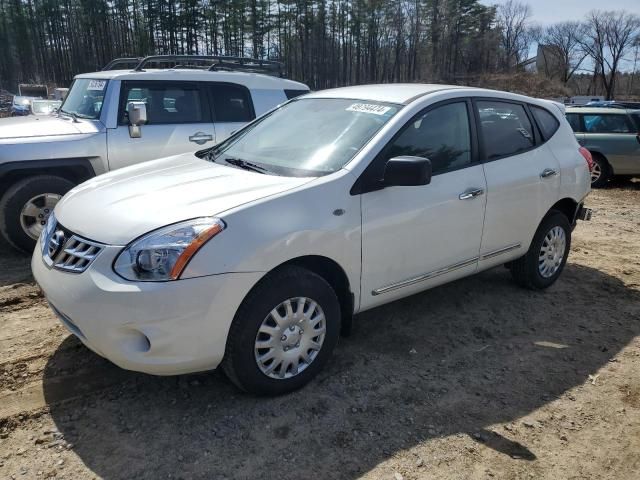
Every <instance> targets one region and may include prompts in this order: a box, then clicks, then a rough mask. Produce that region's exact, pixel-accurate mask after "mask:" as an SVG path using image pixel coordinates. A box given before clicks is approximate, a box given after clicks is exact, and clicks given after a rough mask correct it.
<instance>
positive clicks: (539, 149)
mask: <svg viewBox="0 0 640 480" xmlns="http://www.w3.org/2000/svg"><path fill="white" fill-rule="evenodd" d="M590 162H591V158H590V156H589V155H588V152H585V151H584V150H583V149H582V150H581V149H580V146H579V145H578V143H577V141H576V139H575V137H574V135H573V132H572V130H571V127H570V126H569V124H568V123H567V121H566V120H565V118H564V112H563V111H562V107H561V106H559V105H556V104H554V103H551V102H547V101H543V100H536V99H533V98H528V97H524V96H520V95H515V94H510V93H504V92H497V91H490V90H481V89H475V88H461V87H450V86H443V85H419V84H411V85H408V84H407V85H369V86H360V87H349V88H341V89H335V90H326V91H321V92H316V93H311V94H308V95H304V96H302V97H298V98H296V99H293V100H291V101H289V102H288V103H286V104H284V105H282V106H280V107H278V108H276V109H274V110H273V111H271V112H269V113H267V114H265V115H264V116H262V117H260V118H258V119H257V120H255V121H254V122H252V123H251V124H249V125H248V126H246V127H245V128H243V129H241V130H239V131H238V132H236V133H235V134H234V135H232V136H231V137H230V138H229V139H227V140H225V141H224V142H222V143H220V144H218V145H216V146H215V147H213V148H210V149H208V150H203V151H200V152H198V153H197V154H195V155H194V154H183V155H178V156H174V157H169V158H165V159H161V160H157V161H153V162H148V163H143V164H140V165H135V166H131V167H128V168H123V169H120V170H118V171H115V172H111V173H107V174H105V175H102V176H100V177H97V178H95V179H92V180H89V181H87V182H85V183H83V184H81V185H80V186H78V187H76V188H74V189H73V190H71V191H70V192H69V193H68V194H67V195H66V196H64V197H63V199H62V200H61V201H60V202H59V203H58V204H57V205H56V207H55V212H54V215H52V216H51V217H50V218H49V220H48V222H47V225H46V228H45V229H44V231H43V233H42V235H41V236H40V239H39V245H38V248H37V249H36V252H35V253H34V256H33V260H32V268H33V273H34V275H35V278H36V280H37V281H38V283H39V284H40V286H41V287H42V289H43V290H44V293H45V295H46V298H47V299H48V301H49V303H50V304H51V307H52V308H53V310H54V311H55V313H56V314H57V315H58V317H59V318H60V321H61V322H62V323H63V324H64V325H65V326H66V327H67V328H68V329H69V330H70V331H71V332H73V333H74V334H75V335H77V336H78V338H79V339H80V340H81V341H82V342H83V343H84V344H85V345H87V346H88V347H89V348H90V349H92V350H94V351H95V352H96V353H98V354H100V355H102V356H104V357H106V358H108V359H110V360H111V361H113V362H114V363H116V364H117V365H119V366H121V367H123V368H127V369H131V370H138V371H142V372H148V373H152V374H159V375H171V374H181V373H186V372H195V371H201V370H208V369H213V368H216V367H217V366H219V365H221V366H222V367H223V369H224V371H225V372H226V373H227V375H228V376H229V378H230V379H231V380H232V381H233V382H234V383H235V384H236V385H238V386H239V387H240V388H242V389H244V390H246V391H250V392H255V393H260V394H279V393H284V392H288V391H291V390H293V389H296V388H299V387H301V386H302V385H304V384H305V383H306V382H308V381H309V380H310V379H311V378H313V377H314V376H315V375H316V374H317V373H318V371H319V370H320V369H321V368H322V367H323V366H324V365H325V363H326V362H327V360H328V359H329V357H330V355H331V353H332V350H333V348H334V347H335V345H336V342H337V340H338V336H339V334H340V331H341V328H342V329H344V328H345V327H348V325H349V323H350V321H351V317H352V316H353V314H355V313H358V312H362V311H364V310H368V309H370V308H373V307H376V306H378V305H382V304H384V303H387V302H391V301H393V300H396V299H399V298H401V297H405V296H407V295H411V294H414V293H416V292H420V291H422V290H425V289H428V288H431V287H434V286H436V285H440V284H443V283H446V282H450V281H452V280H455V279H458V278H461V277H465V276H467V275H471V274H473V273H477V272H479V271H482V270H485V269H487V268H491V267H494V266H496V265H503V264H506V265H507V266H508V267H509V268H510V270H511V273H512V275H513V277H514V279H515V280H516V281H517V282H518V283H519V284H521V285H523V286H525V287H529V288H537V289H540V288H546V287H548V286H550V285H551V284H552V283H554V282H555V281H556V280H557V278H558V277H559V275H560V273H561V271H562V269H563V267H564V265H565V262H566V259H567V255H568V253H569V247H570V244H571V232H572V229H573V227H574V225H575V222H576V220H577V219H583V220H587V219H588V218H589V217H590V214H591V211H590V210H589V209H586V208H584V207H583V201H584V199H585V197H586V196H587V194H588V193H589V189H590V173H589V164H590Z"/></svg>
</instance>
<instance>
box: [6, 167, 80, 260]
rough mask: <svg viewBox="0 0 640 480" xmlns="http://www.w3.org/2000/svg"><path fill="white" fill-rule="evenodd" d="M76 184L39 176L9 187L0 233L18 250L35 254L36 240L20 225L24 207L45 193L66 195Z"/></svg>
mask: <svg viewBox="0 0 640 480" xmlns="http://www.w3.org/2000/svg"><path fill="white" fill-rule="evenodd" d="M74 186H75V184H74V183H72V182H70V181H69V180H67V179H65V178H61V177H56V176H53V175H37V176H34V177H27V178H23V179H22V180H19V181H17V182H16V183H14V184H13V185H11V186H10V187H9V189H8V190H7V191H6V192H5V194H4V195H3V196H2V199H1V200H0V233H2V236H3V237H4V239H5V240H6V241H7V242H8V243H9V244H10V245H12V246H13V247H15V248H17V249H18V250H23V251H25V252H27V253H31V252H33V249H34V247H35V246H36V240H35V239H33V238H31V237H30V236H29V234H28V233H27V232H25V231H24V229H23V228H22V225H21V224H20V214H21V212H22V207H24V205H25V204H26V203H27V202H28V201H29V200H31V199H32V198H33V197H36V196H38V195H41V194H44V193H54V194H56V195H64V194H65V193H67V192H68V191H69V190H71V189H72V188H73V187H74Z"/></svg>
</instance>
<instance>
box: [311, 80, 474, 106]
mask: <svg viewBox="0 0 640 480" xmlns="http://www.w3.org/2000/svg"><path fill="white" fill-rule="evenodd" d="M454 88H462V87H457V86H455V85H438V84H426V83H386V84H378V85H357V86H354V87H341V88H331V89H329V90H320V91H318V92H312V93H310V94H308V95H306V96H305V97H306V98H349V99H354V100H370V101H374V102H388V103H398V104H403V105H406V104H407V103H410V102H411V101H412V100H413V99H414V98H416V97H421V96H423V95H426V94H428V93H432V92H436V91H439V90H449V89H454Z"/></svg>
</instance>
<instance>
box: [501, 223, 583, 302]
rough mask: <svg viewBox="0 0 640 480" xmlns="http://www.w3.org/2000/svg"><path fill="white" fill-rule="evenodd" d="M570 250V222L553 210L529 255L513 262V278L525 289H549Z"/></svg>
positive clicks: (535, 237) (542, 224)
mask: <svg viewBox="0 0 640 480" xmlns="http://www.w3.org/2000/svg"><path fill="white" fill-rule="evenodd" d="M570 247H571V225H570V224H569V220H568V219H567V217H566V216H565V215H564V214H563V213H561V212H558V211H556V210H552V211H551V212H549V214H547V216H546V217H545V219H544V220H543V221H542V223H541V224H540V226H539V227H538V230H537V231H536V233H535V235H534V236H533V240H532V241H531V246H530V247H529V251H528V252H527V253H526V254H525V255H524V256H523V257H520V258H519V259H518V260H514V261H513V262H511V266H510V270H511V275H512V276H513V278H514V280H515V281H516V283H518V284H519V285H521V286H523V287H526V288H531V289H543V288H547V287H549V286H551V285H552V284H553V283H554V282H555V281H556V280H557V279H558V277H559V276H560V274H561V273H562V270H563V269H564V266H565V264H566V262H567V257H568V256H569V248H570Z"/></svg>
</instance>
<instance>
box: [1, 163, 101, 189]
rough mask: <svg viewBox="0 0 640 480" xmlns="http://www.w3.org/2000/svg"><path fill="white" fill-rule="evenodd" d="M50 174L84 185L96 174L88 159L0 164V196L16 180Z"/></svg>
mask: <svg viewBox="0 0 640 480" xmlns="http://www.w3.org/2000/svg"><path fill="white" fill-rule="evenodd" d="M40 174H49V175H57V176H59V177H63V178H66V179H67V180H70V181H72V182H75V183H82V182H84V181H85V180H88V179H89V178H92V177H95V176H96V173H95V170H94V169H93V166H92V165H91V162H90V161H89V159H88V158H57V159H53V160H29V161H17V162H6V163H2V164H0V194H1V193H4V191H5V190H6V189H7V187H8V186H9V185H10V184H11V183H12V182H13V181H15V180H17V179H20V178H25V177H28V176H33V175H40Z"/></svg>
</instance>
